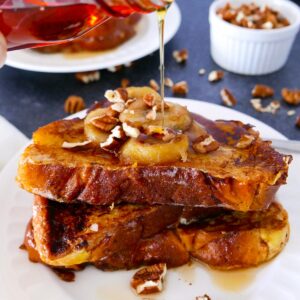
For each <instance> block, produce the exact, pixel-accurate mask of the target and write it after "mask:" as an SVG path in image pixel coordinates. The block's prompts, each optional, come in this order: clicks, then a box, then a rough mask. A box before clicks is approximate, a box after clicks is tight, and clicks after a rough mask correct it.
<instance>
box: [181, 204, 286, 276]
mask: <svg viewBox="0 0 300 300" xmlns="http://www.w3.org/2000/svg"><path fill="white" fill-rule="evenodd" d="M178 234H179V236H180V237H181V239H182V242H183V243H184V244H185V246H186V248H187V250H188V251H189V252H190V254H191V256H192V257H193V258H195V259H197V260H199V261H201V262H204V263H206V264H208V265H209V266H210V267H213V268H217V269H224V270H229V269H237V268H247V267H253V266H257V265H259V264H261V263H263V262H266V261H268V260H270V259H272V258H273V257H274V256H275V255H277V254H278V253H280V252H281V250H282V249H283V247H284V246H285V245H286V243H287V241H288V238H289V224H288V215H287V212H286V211H285V210H284V209H283V208H282V206H281V205H280V204H278V203H272V204H271V205H270V207H269V209H267V210H265V211H262V212H248V213H239V212H231V213H230V212H227V213H225V214H224V213H222V214H219V215H218V216H216V217H213V218H206V219H203V220H202V221H201V220H200V221H199V223H198V224H197V225H191V226H190V227H189V228H187V227H186V228H180V229H178Z"/></svg>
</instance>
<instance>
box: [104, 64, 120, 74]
mask: <svg viewBox="0 0 300 300" xmlns="http://www.w3.org/2000/svg"><path fill="white" fill-rule="evenodd" d="M121 69H122V65H117V66H113V67H109V68H107V71H109V72H111V73H116V72H118V71H121Z"/></svg>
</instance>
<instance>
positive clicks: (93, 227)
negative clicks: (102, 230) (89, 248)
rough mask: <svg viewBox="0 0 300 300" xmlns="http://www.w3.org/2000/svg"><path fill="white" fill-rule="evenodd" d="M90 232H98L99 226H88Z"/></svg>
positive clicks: (94, 224)
mask: <svg viewBox="0 0 300 300" xmlns="http://www.w3.org/2000/svg"><path fill="white" fill-rule="evenodd" d="M90 230H91V231H94V232H98V230H99V226H98V224H97V223H93V224H92V225H91V226H90Z"/></svg>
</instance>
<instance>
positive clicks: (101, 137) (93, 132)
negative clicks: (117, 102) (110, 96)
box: [84, 108, 109, 143]
mask: <svg viewBox="0 0 300 300" xmlns="http://www.w3.org/2000/svg"><path fill="white" fill-rule="evenodd" d="M106 111H107V108H97V109H95V110H93V111H91V112H90V113H89V114H88V115H87V116H86V118H85V119H84V133H85V135H86V137H87V139H88V140H90V141H93V142H96V143H102V142H104V141H106V140H107V137H108V135H109V134H108V133H107V132H104V131H102V130H100V129H99V128H97V127H96V126H94V125H93V124H92V123H91V121H92V120H93V119H95V118H96V117H98V116H101V115H103V114H104V113H105V112H106Z"/></svg>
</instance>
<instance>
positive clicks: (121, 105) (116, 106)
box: [110, 102, 125, 113]
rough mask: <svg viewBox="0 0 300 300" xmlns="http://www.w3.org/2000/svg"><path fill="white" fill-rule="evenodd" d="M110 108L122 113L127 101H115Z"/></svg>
mask: <svg viewBox="0 0 300 300" xmlns="http://www.w3.org/2000/svg"><path fill="white" fill-rule="evenodd" d="M110 108H111V109H112V110H114V111H116V112H118V113H121V112H122V111H124V109H125V103H123V102H117V103H113V104H112V105H111V106H110Z"/></svg>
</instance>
